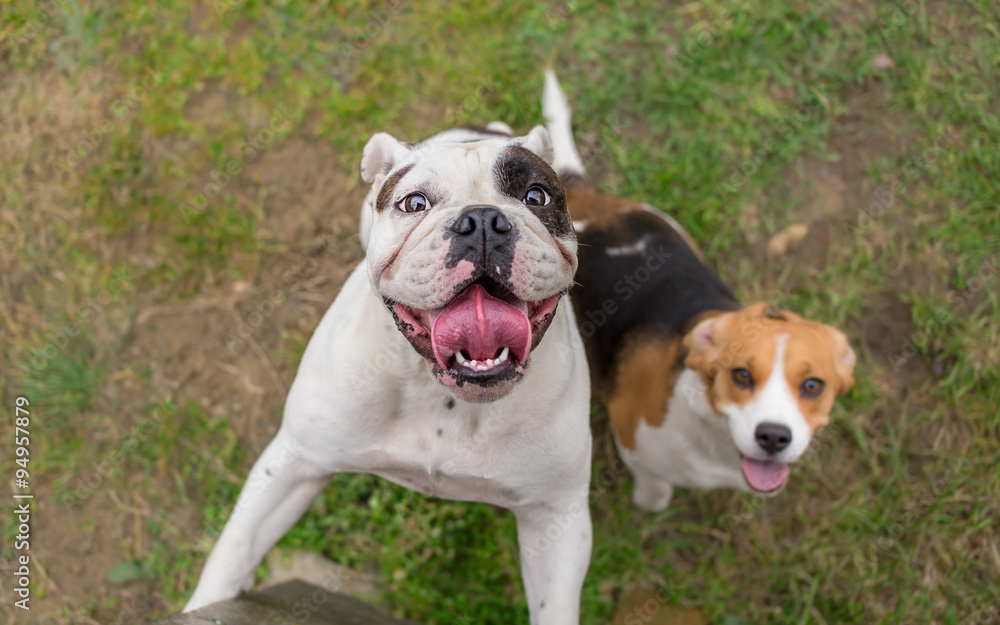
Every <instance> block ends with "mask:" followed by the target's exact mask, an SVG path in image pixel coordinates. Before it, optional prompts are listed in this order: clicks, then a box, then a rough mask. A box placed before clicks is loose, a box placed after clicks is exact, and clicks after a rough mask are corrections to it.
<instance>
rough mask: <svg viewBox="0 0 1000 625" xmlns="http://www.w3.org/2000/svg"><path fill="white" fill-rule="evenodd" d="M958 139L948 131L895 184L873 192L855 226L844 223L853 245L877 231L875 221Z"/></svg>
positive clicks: (907, 165) (859, 213)
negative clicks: (907, 186) (874, 230)
mask: <svg viewBox="0 0 1000 625" xmlns="http://www.w3.org/2000/svg"><path fill="white" fill-rule="evenodd" d="M958 137H959V135H958V133H957V132H955V131H953V130H951V129H948V130H947V131H945V132H944V133H943V134H942V135H941V136H940V137H938V138H937V140H935V141H934V145H932V146H931V147H929V148H927V149H925V150H923V151H921V152H920V153H919V154H917V155H915V156H913V157H911V158H910V159H909V160H908V161H907V162H906V165H905V166H904V167H903V169H902V171H901V172H900V173H899V175H897V176H896V177H895V178H894V179H893V180H892V181H890V182H888V183H886V184H883V185H881V186H879V188H877V189H876V190H875V192H874V193H872V195H871V197H870V198H869V199H868V204H867V206H863V207H860V208H858V216H857V219H856V220H855V222H856V223H855V224H854V225H852V224H851V223H845V224H844V226H843V230H844V234H845V235H846V236H847V238H848V239H849V240H850V242H851V245H854V244H855V243H857V242H858V240H859V239H861V238H862V237H865V236H866V235H868V234H869V233H870V232H871V231H872V230H873V229H874V228H875V222H876V221H878V220H880V219H882V218H883V217H884V216H885V215H886V211H888V210H889V209H891V208H892V207H893V206H895V204H896V200H897V199H898V197H899V196H900V195H903V194H905V193H906V185H907V184H910V183H912V182H914V179H915V178H917V177H918V176H919V175H920V173H921V172H924V173H926V172H928V171H929V170H930V167H931V165H933V164H934V163H936V162H937V160H938V157H939V156H940V154H941V153H942V152H943V151H945V148H950V147H951V146H952V144H953V143H955V140H956V139H958Z"/></svg>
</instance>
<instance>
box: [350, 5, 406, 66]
mask: <svg viewBox="0 0 1000 625" xmlns="http://www.w3.org/2000/svg"><path fill="white" fill-rule="evenodd" d="M405 4H406V3H405V2H403V0H387V1H386V3H385V4H384V5H383V6H382V7H381V8H376V9H372V10H371V11H370V12H369V15H371V19H369V20H368V21H367V22H365V25H364V26H363V27H362V28H360V29H359V30H358V31H357V32H355V33H354V35H352V36H351V37H350V38H348V40H347V41H345V42H343V43H341V44H340V54H341V60H342V62H349V61H353V60H354V59H356V58H358V57H359V56H361V55H362V54H363V53H364V52H365V50H367V49H368V48H369V46H371V45H372V43H374V42H375V40H376V39H378V38H379V37H381V36H382V35H383V34H384V33H385V29H386V28H387V27H388V26H389V22H391V21H392V19H393V18H395V17H396V16H397V15H398V14H399V13H400V12H401V11H402V10H403V7H404V6H405Z"/></svg>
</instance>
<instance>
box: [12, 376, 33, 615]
mask: <svg viewBox="0 0 1000 625" xmlns="http://www.w3.org/2000/svg"><path fill="white" fill-rule="evenodd" d="M14 404H15V405H14V463H15V464H16V465H17V468H16V469H15V470H14V484H15V486H16V487H17V489H16V490H15V492H14V499H15V500H16V501H15V502H14V503H15V506H14V518H15V523H14V525H16V526H17V534H16V535H15V536H14V549H15V550H16V551H20V552H21V553H20V555H18V557H17V559H16V564H18V568H17V570H16V571H14V595H15V598H14V605H15V606H16V607H18V608H21V609H22V610H30V609H31V607H30V606H29V603H28V602H29V601H30V600H31V588H30V587H29V585H30V584H31V567H30V566H29V564H30V563H31V556H30V555H29V554H28V550H29V549H30V548H31V542H30V541H31V500H32V499H33V497H34V496H33V495H31V493H30V492H29V486H30V482H29V477H30V474H29V473H28V463H29V462H30V461H31V451H30V448H29V445H30V442H31V441H30V440H29V438H28V433H29V431H28V430H29V426H30V425H31V414H30V413H29V411H28V406H29V405H30V404H31V402H29V401H28V398H27V397H23V396H22V397H18V398H17V400H16V401H15V402H14Z"/></svg>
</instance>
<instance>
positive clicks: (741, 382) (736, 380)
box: [732, 367, 753, 388]
mask: <svg viewBox="0 0 1000 625" xmlns="http://www.w3.org/2000/svg"><path fill="white" fill-rule="evenodd" d="M732 376H733V384H735V385H736V386H738V387H740V388H753V376H752V375H750V372H749V371H748V370H746V369H744V368H743V367H737V368H735V369H733V372H732Z"/></svg>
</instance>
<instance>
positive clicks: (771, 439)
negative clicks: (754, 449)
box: [754, 422, 792, 454]
mask: <svg viewBox="0 0 1000 625" xmlns="http://www.w3.org/2000/svg"><path fill="white" fill-rule="evenodd" d="M754 437H755V438H756V439H757V444H758V445H760V448H761V449H763V450H764V451H766V452H767V453H769V454H776V453H778V452H779V451H781V450H783V449H784V448H785V447H788V445H790V444H791V442H792V431H791V430H789V429H788V428H787V427H785V426H784V425H781V424H780V423H766V422H765V423H761V424H760V425H758V426H757V429H756V430H754Z"/></svg>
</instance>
